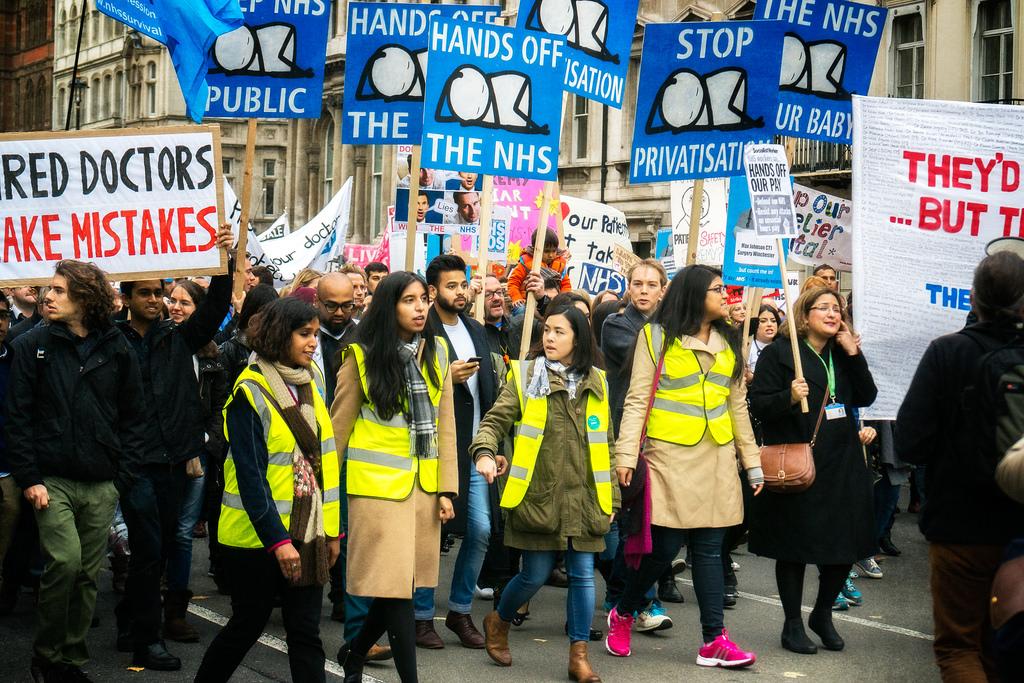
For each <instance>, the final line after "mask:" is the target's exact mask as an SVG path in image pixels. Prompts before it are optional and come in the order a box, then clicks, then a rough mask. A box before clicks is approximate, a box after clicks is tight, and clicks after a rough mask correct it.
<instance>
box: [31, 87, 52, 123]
mask: <svg viewBox="0 0 1024 683" xmlns="http://www.w3.org/2000/svg"><path fill="white" fill-rule="evenodd" d="M49 93H50V88H49V87H48V86H47V85H46V79H44V78H43V77H42V76H40V77H39V81H38V82H37V83H36V107H35V112H36V125H35V128H36V129H37V130H42V129H44V128H48V127H49V126H47V125H46V123H47V119H46V107H47V105H48V104H49V99H50V98H49V97H47V95H48V94H49Z"/></svg>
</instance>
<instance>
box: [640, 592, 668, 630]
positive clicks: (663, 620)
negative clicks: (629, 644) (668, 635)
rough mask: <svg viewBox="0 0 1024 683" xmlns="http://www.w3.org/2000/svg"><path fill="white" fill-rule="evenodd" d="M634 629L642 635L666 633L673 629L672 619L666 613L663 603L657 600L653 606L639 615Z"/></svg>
mask: <svg viewBox="0 0 1024 683" xmlns="http://www.w3.org/2000/svg"><path fill="white" fill-rule="evenodd" d="M634 628H635V629H636V630H637V631H639V632H640V633H651V632H653V631H666V630H668V629H670V628H672V618H671V617H669V616H668V614H666V613H665V608H664V607H662V606H661V602H659V601H658V600H655V601H653V602H652V603H651V606H650V607H648V608H647V609H645V610H644V611H643V612H641V613H640V614H639V615H637V618H636V625H635V626H634Z"/></svg>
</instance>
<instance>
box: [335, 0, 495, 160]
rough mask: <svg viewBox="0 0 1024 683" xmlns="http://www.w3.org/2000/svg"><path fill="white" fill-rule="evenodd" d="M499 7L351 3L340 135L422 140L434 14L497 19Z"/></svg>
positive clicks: (371, 141)
mask: <svg viewBox="0 0 1024 683" xmlns="http://www.w3.org/2000/svg"><path fill="white" fill-rule="evenodd" d="M500 13H501V8H500V7H497V6H495V7H474V6H460V5H433V4H418V5H407V4H398V3H388V2H353V3H350V4H349V6H348V34H347V37H346V41H347V43H346V46H345V50H346V54H345V88H344V93H343V95H344V106H343V107H342V125H341V141H342V142H343V143H345V144H348V145H382V144H390V145H397V144H401V143H403V142H406V143H413V144H419V141H420V135H421V133H422V127H423V93H424V91H425V90H426V70H427V40H428V38H429V36H430V33H429V30H430V21H431V19H432V18H434V17H451V18H456V19H460V20H463V21H478V22H484V21H490V22H494V21H496V20H497V18H498V16H499V15H500Z"/></svg>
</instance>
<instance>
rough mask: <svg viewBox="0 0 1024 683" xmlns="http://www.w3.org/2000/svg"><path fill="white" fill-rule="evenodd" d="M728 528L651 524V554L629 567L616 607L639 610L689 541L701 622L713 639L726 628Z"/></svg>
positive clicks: (708, 637) (707, 637)
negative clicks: (725, 550)
mask: <svg viewBox="0 0 1024 683" xmlns="http://www.w3.org/2000/svg"><path fill="white" fill-rule="evenodd" d="M726 531H727V530H726V529H672V528H670V527H664V526H653V525H652V526H651V541H652V544H651V545H652V549H651V554H650V555H647V556H645V557H644V559H643V560H641V562H640V568H639V569H637V570H632V569H630V570H629V574H628V576H627V578H626V589H625V590H624V591H623V593H622V599H620V600H619V604H618V606H617V607H616V610H617V611H619V612H621V613H622V614H626V613H627V612H629V613H633V612H638V611H640V610H642V609H644V607H645V606H646V604H647V598H646V597H645V596H644V593H645V591H646V590H647V589H648V588H649V587H650V585H651V583H652V582H653V581H657V580H658V577H659V576H661V575H662V573H663V572H664V571H665V569H667V568H668V567H670V566H671V565H672V560H673V559H675V557H676V554H677V553H678V552H679V548H681V547H682V545H683V543H688V547H689V548H690V552H691V554H692V559H693V563H692V567H693V569H692V571H693V591H694V592H695V593H696V594H697V604H698V605H699V606H700V625H701V631H702V634H703V636H704V642H705V643H710V642H711V641H712V640H714V639H715V638H717V637H718V636H720V635H721V634H722V629H723V628H725V608H724V605H723V604H722V593H723V592H724V591H725V577H724V572H723V570H722V539H723V538H725V532H726Z"/></svg>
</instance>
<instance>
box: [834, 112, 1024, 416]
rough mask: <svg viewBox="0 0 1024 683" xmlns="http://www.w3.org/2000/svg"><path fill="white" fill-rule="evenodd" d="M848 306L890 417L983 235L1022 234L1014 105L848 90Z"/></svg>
mask: <svg viewBox="0 0 1024 683" xmlns="http://www.w3.org/2000/svg"><path fill="white" fill-rule="evenodd" d="M853 115H854V125H853V131H854V137H853V160H854V165H853V262H854V269H853V291H854V296H855V304H854V315H855V321H854V322H855V324H856V326H857V328H858V331H859V332H861V334H862V335H863V338H864V353H865V356H866V357H867V359H868V362H869V363H870V364H871V371H872V373H873V375H874V377H875V383H876V384H877V385H878V390H879V393H878V399H877V400H876V401H875V404H874V405H873V406H871V408H869V409H868V410H866V411H865V412H864V417H870V418H873V419H885V420H887V419H893V418H895V417H896V413H897V411H898V410H899V406H900V403H901V401H902V400H903V396H904V395H905V394H906V391H907V388H908V386H909V385H910V380H911V378H912V376H913V374H914V371H915V370H916V369H917V364H918V362H919V361H920V359H921V355H922V354H923V353H924V350H925V348H926V347H927V345H928V343H929V342H930V341H931V340H932V339H933V338H935V337H938V336H940V335H943V334H948V333H951V332H955V331H956V330H958V329H960V328H962V327H963V326H964V322H965V319H966V317H967V313H968V311H969V310H970V308H971V305H970V290H971V281H972V278H973V271H974V268H975V266H977V265H978V262H979V261H980V260H981V259H982V258H983V257H984V255H985V245H986V243H988V242H989V241H990V240H992V239H994V238H997V237H1003V236H1004V235H1009V236H1014V237H1019V236H1024V192H1022V191H1021V180H1022V178H1021V168H1022V166H1024V137H1022V136H1021V131H1022V130H1024V108H1021V107H1011V106H1006V105H997V104H991V105H990V104H969V103H962V102H942V101H936V100H909V99H907V100H904V99H889V98H874V97H854V100H853Z"/></svg>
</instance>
